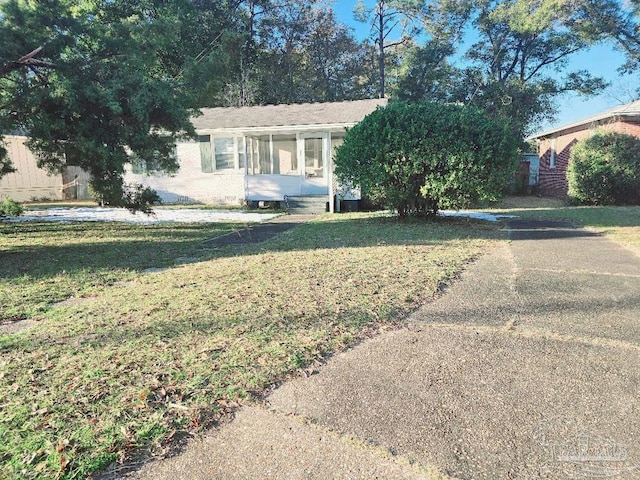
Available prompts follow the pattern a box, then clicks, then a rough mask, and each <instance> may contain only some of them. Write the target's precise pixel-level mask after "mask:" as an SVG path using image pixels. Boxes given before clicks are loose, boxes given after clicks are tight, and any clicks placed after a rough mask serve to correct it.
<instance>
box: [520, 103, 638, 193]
mask: <svg viewBox="0 0 640 480" xmlns="http://www.w3.org/2000/svg"><path fill="white" fill-rule="evenodd" d="M596 131H613V132H619V133H626V134H629V135H634V136H636V137H640V100H639V101H636V102H633V103H629V104H627V105H621V106H619V107H615V108H612V109H610V110H606V111H604V112H601V113H599V114H597V115H593V116H591V117H587V118H584V119H582V120H579V121H577V122H574V123H570V124H568V125H563V126H561V127H558V128H554V129H553V130H548V131H546V132H543V133H539V134H537V135H533V136H531V137H529V140H536V141H538V156H539V157H540V173H539V189H540V193H541V194H543V195H550V196H557V197H560V196H565V195H566V194H567V190H568V186H567V166H568V164H569V155H570V153H571V148H572V147H573V146H574V145H575V144H576V143H577V142H578V141H579V140H582V139H584V138H588V137H590V136H591V135H593V134H594V133H595V132H596Z"/></svg>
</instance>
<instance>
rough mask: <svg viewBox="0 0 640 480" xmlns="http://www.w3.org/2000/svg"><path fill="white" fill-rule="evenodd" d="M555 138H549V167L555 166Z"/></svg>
mask: <svg viewBox="0 0 640 480" xmlns="http://www.w3.org/2000/svg"><path fill="white" fill-rule="evenodd" d="M556 141H557V139H556V138H553V139H552V140H551V156H550V157H549V168H556Z"/></svg>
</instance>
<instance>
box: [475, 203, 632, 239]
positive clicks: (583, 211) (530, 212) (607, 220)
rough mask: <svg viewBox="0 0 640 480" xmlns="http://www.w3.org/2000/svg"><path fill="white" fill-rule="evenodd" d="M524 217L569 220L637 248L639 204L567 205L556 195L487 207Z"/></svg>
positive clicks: (494, 210) (492, 210) (495, 211)
mask: <svg viewBox="0 0 640 480" xmlns="http://www.w3.org/2000/svg"><path fill="white" fill-rule="evenodd" d="M487 211H491V212H494V213H498V212H499V213H506V214H509V215H518V216H520V217H526V218H544V219H558V220H568V221H571V222H574V223H576V224H577V225H580V226H583V227H586V228H589V229H591V230H593V231H596V232H599V233H602V234H604V235H607V236H609V237H610V238H612V239H613V240H615V241H617V242H620V243H621V244H623V245H626V246H628V247H630V248H632V249H638V250H640V206H628V207H617V206H588V207H587V206H580V207H575V206H574V207H572V206H566V205H565V204H564V203H563V202H561V201H560V200H557V199H545V198H536V197H509V198H507V199H506V200H505V201H504V202H502V203H500V204H498V205H496V206H495V208H494V209H490V210H487Z"/></svg>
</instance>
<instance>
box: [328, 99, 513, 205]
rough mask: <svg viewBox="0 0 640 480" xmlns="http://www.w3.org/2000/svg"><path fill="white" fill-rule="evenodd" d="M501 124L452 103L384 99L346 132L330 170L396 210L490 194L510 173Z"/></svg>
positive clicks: (506, 132) (509, 144)
mask: <svg viewBox="0 0 640 480" xmlns="http://www.w3.org/2000/svg"><path fill="white" fill-rule="evenodd" d="M518 146H519V139H518V138H517V137H516V135H514V133H513V132H512V131H511V129H510V128H509V125H508V124H507V123H506V122H504V121H502V120H500V119H496V118H491V117H489V116H488V115H487V114H486V113H484V112H483V111H481V110H478V109H475V108H470V107H464V106H460V105H441V104H434V103H414V104H405V103H391V104H389V105H388V106H387V107H385V108H378V109H377V110H376V111H375V112H373V113H371V114H369V115H367V117H365V118H364V119H363V120H362V121H361V122H360V123H358V124H357V125H355V126H354V127H353V128H352V129H350V130H349V131H348V132H347V135H346V137H345V140H344V143H343V144H342V145H341V146H340V147H339V148H338V150H337V152H336V156H335V172H336V175H337V176H338V178H339V179H340V180H341V181H342V182H344V183H347V184H351V185H359V186H360V187H361V188H362V191H363V193H364V194H366V195H367V196H368V197H369V198H370V199H371V200H372V201H374V202H378V203H381V204H383V205H385V206H387V207H390V208H393V209H395V210H396V211H397V212H398V214H399V215H400V216H403V217H404V216H407V215H419V216H425V215H432V214H435V213H436V212H437V211H438V210H439V209H442V208H464V207H467V206H469V205H470V204H472V203H474V202H478V201H487V200H495V199H496V198H497V197H498V196H500V194H501V193H502V192H503V191H504V189H505V187H506V186H507V185H508V184H509V182H510V181H511V180H512V179H513V175H514V172H515V170H516V167H517V164H518V154H517V151H518Z"/></svg>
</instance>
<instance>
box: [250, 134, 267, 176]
mask: <svg viewBox="0 0 640 480" xmlns="http://www.w3.org/2000/svg"><path fill="white" fill-rule="evenodd" d="M247 151H248V153H249V159H248V160H249V174H250V175H263V174H270V173H271V139H270V137H269V135H262V136H260V137H248V138H247Z"/></svg>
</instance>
